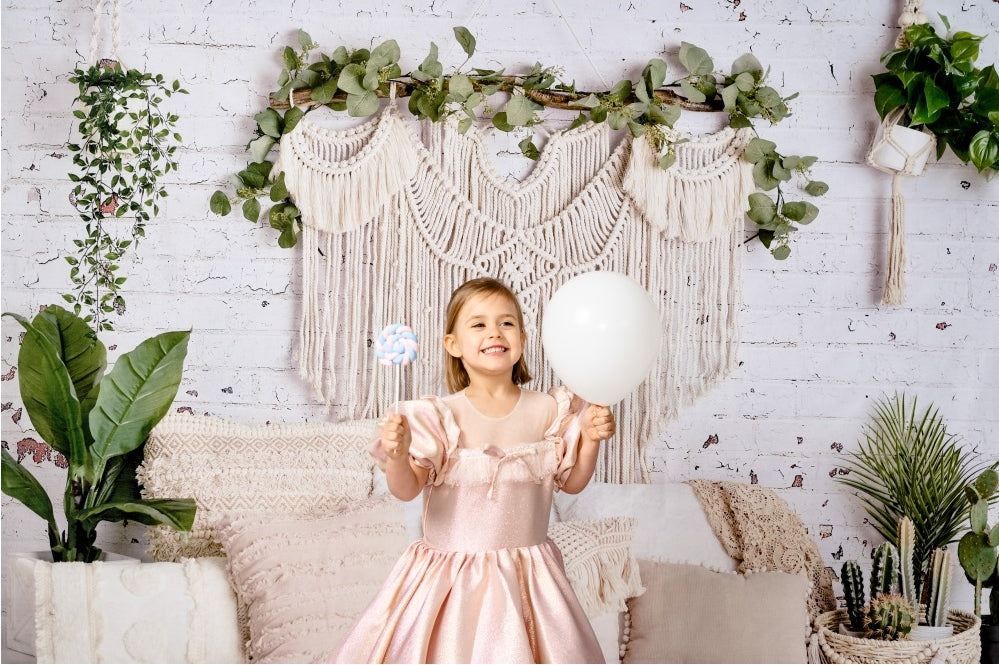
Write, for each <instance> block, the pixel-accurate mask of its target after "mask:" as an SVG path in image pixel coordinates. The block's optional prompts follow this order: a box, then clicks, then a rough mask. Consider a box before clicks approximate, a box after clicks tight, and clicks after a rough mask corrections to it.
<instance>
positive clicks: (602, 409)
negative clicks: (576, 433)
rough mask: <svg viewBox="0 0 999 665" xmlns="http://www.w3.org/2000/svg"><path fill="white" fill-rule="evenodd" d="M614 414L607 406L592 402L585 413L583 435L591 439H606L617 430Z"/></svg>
mask: <svg viewBox="0 0 999 665" xmlns="http://www.w3.org/2000/svg"><path fill="white" fill-rule="evenodd" d="M615 428H616V426H615V423H614V414H612V413H611V411H610V409H608V408H607V407H606V406H599V405H597V404H591V405H590V406H588V407H587V408H586V413H585V414H584V415H583V426H582V432H583V436H584V437H586V438H587V439H589V440H590V441H605V440H607V439H609V438H611V437H612V436H614V432H615Z"/></svg>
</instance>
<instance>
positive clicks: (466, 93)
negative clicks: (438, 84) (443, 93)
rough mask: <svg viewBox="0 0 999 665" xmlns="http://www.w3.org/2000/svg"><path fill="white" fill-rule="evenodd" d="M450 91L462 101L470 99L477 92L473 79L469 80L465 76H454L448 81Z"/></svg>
mask: <svg viewBox="0 0 999 665" xmlns="http://www.w3.org/2000/svg"><path fill="white" fill-rule="evenodd" d="M447 85H448V90H449V91H450V92H452V93H454V94H456V95H458V96H459V97H460V98H461V99H463V100H464V99H468V98H469V97H470V96H471V95H472V93H474V92H475V87H474V86H473V85H472V79H470V78H468V77H467V76H466V75H464V74H454V75H452V76H451V78H450V79H449V80H448V84H447Z"/></svg>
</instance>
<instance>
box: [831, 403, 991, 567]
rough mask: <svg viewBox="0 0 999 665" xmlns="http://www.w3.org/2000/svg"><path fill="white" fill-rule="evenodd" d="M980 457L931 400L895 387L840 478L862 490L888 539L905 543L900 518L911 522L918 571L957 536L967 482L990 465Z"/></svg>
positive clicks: (877, 407)
mask: <svg viewBox="0 0 999 665" xmlns="http://www.w3.org/2000/svg"><path fill="white" fill-rule="evenodd" d="M976 457H977V454H976V453H975V452H973V451H966V450H964V449H962V448H961V446H960V438H959V437H958V436H957V435H954V434H949V433H948V432H947V428H946V426H945V424H944V422H943V419H942V418H941V417H940V413H939V411H938V410H937V409H936V408H934V407H933V405H932V404H930V405H929V406H927V407H926V408H925V409H922V410H920V409H919V407H918V405H917V399H916V398H915V397H911V398H910V397H909V396H907V395H905V394H904V393H903V394H897V393H896V394H895V395H893V396H892V397H888V396H883V397H881V398H880V399H878V400H877V401H876V402H875V405H874V411H873V413H872V414H871V419H870V421H869V423H867V425H866V426H865V428H864V431H863V439H862V440H861V441H860V443H859V445H858V447H857V450H856V451H854V452H852V453H850V454H849V455H848V456H847V460H846V464H845V466H846V467H847V469H848V471H849V473H847V474H846V475H841V476H837V477H836V479H837V480H838V481H839V482H841V483H843V484H844V485H846V486H848V487H850V488H852V489H854V490H856V491H857V494H858V496H859V497H860V500H861V502H862V503H863V504H864V506H865V508H866V510H867V514H868V515H869V516H870V518H871V522H872V525H873V526H874V528H875V529H876V530H877V531H878V533H879V534H881V536H883V537H884V538H885V540H887V541H889V542H893V543H895V542H898V541H899V537H898V525H899V521H900V520H901V519H902V518H903V517H906V516H907V517H909V519H911V520H912V524H913V527H914V530H915V547H914V553H913V558H912V560H913V567H914V571H915V574H916V575H917V576H918V575H920V574H921V573H922V572H923V571H925V570H926V569H927V567H928V564H929V560H930V556H931V554H932V552H933V550H935V549H938V548H942V547H944V546H945V545H947V544H948V543H950V542H953V541H954V540H955V539H956V538H957V535H958V533H959V532H960V531H961V528H962V523H963V522H964V520H965V519H967V516H968V502H967V500H966V498H965V487H967V486H968V485H969V484H970V483H971V481H972V479H973V478H974V477H975V476H976V475H977V474H978V473H980V472H981V471H982V469H984V468H985V467H986V466H988V465H987V464H986V463H983V462H977V461H976ZM993 466H994V465H993Z"/></svg>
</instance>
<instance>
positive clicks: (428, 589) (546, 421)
mask: <svg viewBox="0 0 999 665" xmlns="http://www.w3.org/2000/svg"><path fill="white" fill-rule="evenodd" d="M581 406H582V405H581V403H580V402H579V400H578V399H577V400H575V403H574V400H573V396H572V394H571V393H570V392H569V391H568V390H566V389H565V388H562V387H558V388H554V389H553V390H552V391H551V393H550V394H546V393H539V392H534V391H528V390H522V391H521V396H520V400H519V402H518V403H517V406H516V407H515V408H514V409H513V410H512V411H511V412H510V413H509V414H508V415H506V416H504V417H502V418H490V417H488V416H485V415H483V414H481V413H480V412H479V411H478V410H477V409H476V408H475V407H474V406H473V405H472V403H471V402H470V401H469V400H468V398H466V397H465V395H464V392H459V393H455V394H453V395H449V396H448V397H445V398H443V399H442V398H438V397H430V398H424V399H421V400H415V401H411V402H403V403H401V404H400V405H399V407H400V411H401V412H402V413H403V414H404V415H406V417H407V419H408V421H409V425H410V428H411V431H412V435H413V438H412V445H411V446H410V454H411V455H412V456H413V458H414V459H415V460H416V461H417V463H419V464H421V465H423V466H425V467H427V468H429V469H430V477H429V480H428V483H427V487H426V489H425V490H424V511H423V538H422V539H421V540H418V541H416V542H414V543H413V544H411V545H410V546H409V548H408V549H407V550H406V552H405V553H404V554H403V555H402V557H401V558H400V559H399V562H398V563H397V564H396V566H395V568H394V569H393V570H392V573H391V574H390V575H389V578H388V580H387V581H386V582H385V584H384V585H383V586H382V588H381V590H380V591H379V592H378V594H377V595H376V596H375V598H374V599H373V600H372V602H371V604H370V605H369V606H368V608H367V609H366V610H365V611H364V613H363V614H362V615H361V617H360V618H359V619H358V620H357V621H356V622H355V624H354V626H353V627H352V628H351V629H350V630H349V631H348V632H347V634H346V635H345V636H344V637H343V638H342V640H341V642H340V644H339V645H338V647H337V648H336V649H335V650H334V652H333V655H332V662H337V663H602V662H604V661H603V656H602V653H601V650H600V646H599V644H598V643H597V638H596V636H595V635H594V633H593V629H592V628H591V626H590V623H589V621H588V620H587V618H586V615H585V614H584V613H583V610H582V608H581V607H580V605H579V601H578V600H577V599H576V596H575V594H574V593H573V591H572V588H571V587H570V586H569V581H568V579H567V578H566V575H565V567H564V565H563V562H562V554H561V552H559V550H558V548H557V547H556V546H555V544H554V543H553V542H552V541H551V540H550V539H549V538H548V521H549V515H550V512H551V504H552V493H553V491H554V490H555V489H556V488H558V487H560V486H561V484H562V482H564V480H565V479H566V478H567V477H568V475H569V472H570V471H571V469H572V466H573V464H574V463H575V461H576V460H575V455H576V443H577V441H578V439H579V428H578V425H577V420H576V413H575V412H574V410H575V409H578V408H580V407H581ZM373 450H375V451H378V450H380V448H378V446H377V445H376V446H375V448H373ZM376 456H378V454H377V453H376ZM381 462H382V463H384V457H382V458H381Z"/></svg>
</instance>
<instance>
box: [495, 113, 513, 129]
mask: <svg viewBox="0 0 999 665" xmlns="http://www.w3.org/2000/svg"><path fill="white" fill-rule="evenodd" d="M493 127H495V128H496V129H498V130H500V131H501V132H512V131H513V130H515V129H516V127H515V126H513V125H511V124H510V123H509V122H507V119H506V111H500V112H499V113H496V114H495V115H493Z"/></svg>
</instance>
